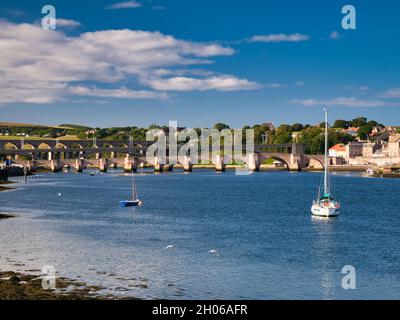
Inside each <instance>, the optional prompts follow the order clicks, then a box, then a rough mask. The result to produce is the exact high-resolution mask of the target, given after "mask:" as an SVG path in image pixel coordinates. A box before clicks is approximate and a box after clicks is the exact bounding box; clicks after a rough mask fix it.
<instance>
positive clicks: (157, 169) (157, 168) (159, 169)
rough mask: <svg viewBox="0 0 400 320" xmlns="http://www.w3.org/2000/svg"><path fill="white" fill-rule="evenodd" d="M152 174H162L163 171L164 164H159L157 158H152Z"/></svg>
mask: <svg viewBox="0 0 400 320" xmlns="http://www.w3.org/2000/svg"><path fill="white" fill-rule="evenodd" d="M153 166H154V172H163V170H164V164H163V163H160V161H159V160H158V157H154V164H153Z"/></svg>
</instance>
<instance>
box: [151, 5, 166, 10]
mask: <svg viewBox="0 0 400 320" xmlns="http://www.w3.org/2000/svg"><path fill="white" fill-rule="evenodd" d="M152 9H153V10H166V9H167V8H166V7H164V6H153V7H152Z"/></svg>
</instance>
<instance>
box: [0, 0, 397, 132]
mask: <svg viewBox="0 0 400 320" xmlns="http://www.w3.org/2000/svg"><path fill="white" fill-rule="evenodd" d="M121 3H122V4H121ZM43 4H44V3H43V2H39V1H32V0H27V1H2V2H1V3H0V19H1V21H0V48H1V51H0V121H15V122H30V123H42V124H60V123H77V124H87V125H91V126H100V127H104V126H124V125H137V126H147V125H149V124H151V123H158V124H161V125H166V124H168V121H169V120H177V121H178V125H182V126H188V127H205V126H210V125H212V124H214V123H216V122H225V123H228V124H230V125H231V126H233V127H241V126H243V125H247V124H249V125H252V124H255V123H262V122H266V121H272V122H274V123H275V124H281V123H294V122H302V123H318V122H320V119H321V117H322V112H321V106H322V105H327V106H328V107H329V109H330V113H331V118H333V119H337V118H344V119H351V118H354V117H357V116H366V117H368V118H370V119H375V120H377V121H380V122H383V123H385V124H389V125H400V117H399V116H400V79H399V75H400V62H399V57H400V41H399V40H398V39H399V38H400V37H399V33H400V22H399V20H398V14H399V12H400V4H399V3H398V1H394V0H393V1H389V0H387V1H377V0H369V1H350V2H349V1H334V0H331V1H311V0H310V1H284V0H282V1H256V0H253V1H251V0H250V1H245V2H243V1H232V0H231V1H226V0H218V1H210V0H202V1H194V0H169V1H168V0H153V1H149V0H137V1H118V0H114V1H113V0H107V1H103V0H101V1H90V2H83V1H75V0H70V1H52V2H51V3H48V4H52V5H54V6H55V8H56V10H57V11H56V13H57V23H58V25H57V30H55V31H54V30H42V29H41V28H40V21H41V19H42V17H43V14H42V13H41V8H42V6H43ZM345 4H352V5H353V6H354V7H355V8H356V12H357V29H356V30H343V29H342V27H341V20H342V17H343V15H342V13H341V8H342V7H343V5H345ZM111 30H114V31H111Z"/></svg>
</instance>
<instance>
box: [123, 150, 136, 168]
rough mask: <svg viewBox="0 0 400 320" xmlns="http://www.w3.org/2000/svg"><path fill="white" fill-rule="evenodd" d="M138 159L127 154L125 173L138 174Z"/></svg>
mask: <svg viewBox="0 0 400 320" xmlns="http://www.w3.org/2000/svg"><path fill="white" fill-rule="evenodd" d="M137 168H138V159H137V158H136V157H131V156H130V155H129V154H127V155H126V156H125V158H124V171H125V172H137Z"/></svg>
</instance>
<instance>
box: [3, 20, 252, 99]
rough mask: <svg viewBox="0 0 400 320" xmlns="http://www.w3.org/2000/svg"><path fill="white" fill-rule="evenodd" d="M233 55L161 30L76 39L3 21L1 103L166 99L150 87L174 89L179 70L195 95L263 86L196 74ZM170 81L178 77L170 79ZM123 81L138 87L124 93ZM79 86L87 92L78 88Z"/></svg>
mask: <svg viewBox="0 0 400 320" xmlns="http://www.w3.org/2000/svg"><path fill="white" fill-rule="evenodd" d="M64 24H70V25H71V23H70V22H68V23H65V21H64ZM232 54H234V50H233V49H231V48H229V47H223V46H220V45H217V44H209V43H200V42H192V41H184V40H179V39H176V38H174V37H172V36H168V35H164V34H162V33H160V32H147V31H135V30H129V29H123V30H104V31H96V32H87V33H82V34H80V35H78V36H74V37H72V36H67V35H65V34H64V33H62V32H59V31H51V32H49V31H46V30H43V29H42V28H41V27H40V26H39V25H32V24H26V23H23V24H15V23H11V22H7V21H0V85H1V86H0V88H1V89H0V90H1V91H0V104H2V103H3V104H4V103H11V102H29V103H50V102H56V101H59V100H60V99H64V98H66V97H68V96H69V95H70V94H71V92H73V91H74V90H75V93H76V94H77V93H80V94H81V95H96V94H98V95H99V96H101V97H105V96H110V97H111V96H114V97H127V98H132V99H139V98H140V99H141V98H164V97H165V94H162V93H158V92H153V91H152V90H148V88H153V90H160V89H159V88H162V87H163V86H165V87H166V90H170V89H168V88H169V87H170V86H173V83H175V82H176V81H177V78H176V77H175V74H174V73H175V72H179V71H177V70H179V69H181V71H180V72H182V73H185V74H190V76H185V77H184V79H186V80H185V81H186V87H187V88H191V90H207V89H205V88H208V89H209V90H211V89H216V90H223V91H228V90H235V89H237V90H240V89H243V88H244V89H248V88H250V87H251V88H253V87H256V85H255V83H253V82H251V81H248V80H246V79H238V78H235V77H233V76H228V75H221V76H218V77H214V78H213V74H212V73H207V72H206V70H202V69H196V68H194V69H192V68H193V66H196V65H206V64H209V63H212V61H211V60H210V58H212V57H216V56H230V55H232ZM182 70H188V71H182ZM190 70H193V71H190ZM196 70H197V71H196ZM190 72H191V73H190ZM167 76H169V77H171V76H172V77H171V78H170V79H163V77H167ZM198 78H200V79H198ZM149 79H151V81H150V82H149V83H148V84H146V80H148V81H149ZM157 81H158V82H157ZM185 81H184V82H185ZM178 82H179V81H178ZM120 83H123V86H128V87H129V88H131V90H128V89H126V88H125V87H122V88H121V89H118V87H119V86H121V84H120ZM188 83H190V85H189V84H188ZM99 84H108V85H109V86H111V84H112V87H113V88H115V89H109V90H113V91H104V90H108V89H94V88H96V87H97V88H98V87H104V86H99ZM138 84H140V87H139V86H138ZM168 84H169V85H168ZM146 86H147V89H146ZM196 86H198V87H196ZM79 87H83V88H85V87H86V90H83V89H82V88H81V89H80V90H81V91H80V92H78V91H76V90H77V89H76V88H79ZM143 87H144V88H143ZM71 88H75V89H71ZM136 88H138V89H136ZM118 90H120V91H118ZM161 90H163V89H161ZM186 90H187V89H186ZM178 91H180V90H179V88H178Z"/></svg>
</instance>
